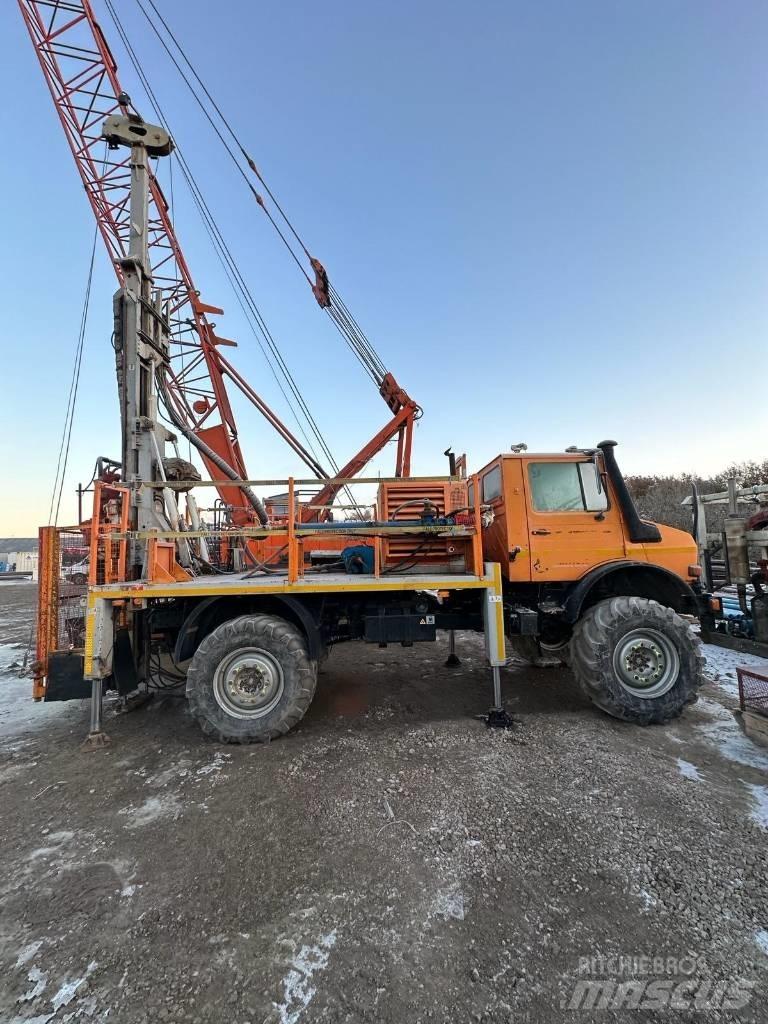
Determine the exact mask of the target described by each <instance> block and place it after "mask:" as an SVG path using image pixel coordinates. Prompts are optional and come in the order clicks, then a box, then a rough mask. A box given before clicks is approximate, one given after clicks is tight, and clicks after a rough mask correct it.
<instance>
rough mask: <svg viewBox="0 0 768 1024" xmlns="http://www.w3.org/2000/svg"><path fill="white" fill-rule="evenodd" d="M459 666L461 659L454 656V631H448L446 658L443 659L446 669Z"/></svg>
mask: <svg viewBox="0 0 768 1024" xmlns="http://www.w3.org/2000/svg"><path fill="white" fill-rule="evenodd" d="M460 664H461V658H459V657H458V656H457V655H456V630H455V629H449V630H448V657H447V658H446V659H445V667H446V668H455V667H456V665H460Z"/></svg>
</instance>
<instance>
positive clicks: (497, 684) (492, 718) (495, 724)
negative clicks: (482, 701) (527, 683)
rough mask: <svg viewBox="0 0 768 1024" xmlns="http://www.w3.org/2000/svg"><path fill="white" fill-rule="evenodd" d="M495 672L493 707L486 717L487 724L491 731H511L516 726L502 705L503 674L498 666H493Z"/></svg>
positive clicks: (492, 669)
mask: <svg viewBox="0 0 768 1024" xmlns="http://www.w3.org/2000/svg"><path fill="white" fill-rule="evenodd" d="M491 671H492V672H493V707H492V708H489V709H488V714H487V715H485V716H484V717H485V724H486V725H487V726H488V728H489V729H511V728H512V726H513V725H514V722H513V720H512V717H511V716H510V715H509V714H508V713H507V712H506V711H505V710H504V708H503V707H502V704H501V672H500V671H499V666H498V665H492V666H491Z"/></svg>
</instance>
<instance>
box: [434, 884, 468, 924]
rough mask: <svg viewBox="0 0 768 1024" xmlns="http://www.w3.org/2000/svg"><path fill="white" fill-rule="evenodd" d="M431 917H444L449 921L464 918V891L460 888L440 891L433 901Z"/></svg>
mask: <svg viewBox="0 0 768 1024" xmlns="http://www.w3.org/2000/svg"><path fill="white" fill-rule="evenodd" d="M429 916H430V917H442V918H443V919H444V920H446V921H448V920H451V919H453V920H454V921H463V920H464V893H463V892H461V891H460V890H459V889H453V890H447V891H443V892H438V894H437V896H435V899H434V901H433V903H432V910H431V911H430V915H429Z"/></svg>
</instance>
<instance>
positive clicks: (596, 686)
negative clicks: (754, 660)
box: [571, 597, 704, 725]
mask: <svg viewBox="0 0 768 1024" xmlns="http://www.w3.org/2000/svg"><path fill="white" fill-rule="evenodd" d="M699 647H700V645H699V642H698V640H697V639H696V637H695V636H694V634H693V632H692V631H691V629H690V627H689V626H688V624H687V623H686V622H685V621H684V620H683V619H681V618H680V616H679V615H677V614H676V613H675V612H674V611H673V610H672V609H671V608H667V607H665V606H664V605H661V604H659V603H658V602H657V601H650V600H648V599H647V598H643V597H611V598H609V599H608V600H606V601H601V602H600V603H599V604H596V605H594V606H593V607H592V608H589V609H588V610H587V611H586V612H585V614H584V615H583V617H582V618H581V619H580V620H579V621H578V622H577V623H576V625H575V627H574V631H573V639H572V641H571V668H572V669H573V672H574V675H575V676H576V680H577V682H578V683H579V686H580V687H581V689H582V691H583V692H584V694H585V695H586V696H587V697H589V699H590V700H591V701H592V703H593V704H596V705H597V707H599V708H601V709H602V710H603V711H605V712H607V713H608V714H609V715H612V716H613V717H614V718H620V719H623V720H624V721H627V722H636V723H637V724H638V725H650V724H653V723H659V722H668V721H669V720H670V719H672V718H676V717H677V716H678V715H679V714H681V712H682V711H683V709H684V708H685V706H686V705H687V704H693V703H694V701H695V700H696V699H697V696H698V692H697V691H698V689H699V687H700V686H701V684H702V682H703V681H704V674H703V672H704V658H703V657H702V655H701V653H700V649H699Z"/></svg>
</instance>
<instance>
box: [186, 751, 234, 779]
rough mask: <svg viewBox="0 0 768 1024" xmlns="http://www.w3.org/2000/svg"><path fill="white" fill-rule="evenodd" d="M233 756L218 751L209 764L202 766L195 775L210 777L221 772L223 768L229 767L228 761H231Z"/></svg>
mask: <svg viewBox="0 0 768 1024" xmlns="http://www.w3.org/2000/svg"><path fill="white" fill-rule="evenodd" d="M231 758H232V755H231V754H223V753H222V752H221V751H220V750H218V751H216V754H215V755H214V758H213V760H212V761H210V762H209V763H208V764H204V765H201V766H200V768H198V769H197V771H196V772H195V775H198V776H201V777H202V776H204V775H210V774H211V773H212V772H220V771H221V769H222V768H226V767H228V765H227V761H228V760H231Z"/></svg>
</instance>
